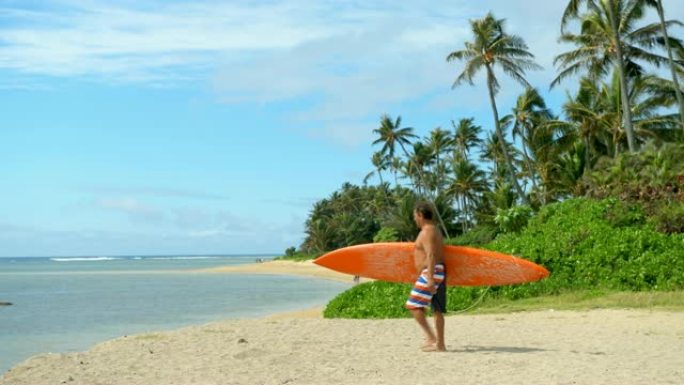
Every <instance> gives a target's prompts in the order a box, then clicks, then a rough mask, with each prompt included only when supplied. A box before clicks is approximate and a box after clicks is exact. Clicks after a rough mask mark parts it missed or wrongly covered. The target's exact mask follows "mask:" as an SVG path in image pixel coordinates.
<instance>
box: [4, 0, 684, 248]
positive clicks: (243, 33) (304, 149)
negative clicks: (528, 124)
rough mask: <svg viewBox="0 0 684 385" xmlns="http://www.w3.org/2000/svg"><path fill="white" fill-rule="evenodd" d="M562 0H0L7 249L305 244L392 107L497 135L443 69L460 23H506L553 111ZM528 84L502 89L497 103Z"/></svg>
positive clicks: (353, 175) (419, 120)
mask: <svg viewBox="0 0 684 385" xmlns="http://www.w3.org/2000/svg"><path fill="white" fill-rule="evenodd" d="M663 3H664V6H665V9H666V12H667V14H668V17H669V18H674V19H679V20H682V19H684V4H682V3H681V2H678V1H675V0H669V1H668V0H665V1H664V2H663ZM564 4H565V1H544V2H541V1H532V0H522V1H515V2H512V1H507V0H492V1H481V2H473V1H468V0H454V1H435V2H430V5H429V6H428V5H426V4H425V3H421V2H396V1H384V0H379V1H372V0H371V1H348V2H338V1H303V0H289V1H277V0H272V1H192V2H184V1H144V2H142V1H132V0H123V1H103V0H85V1H70V0H64V1H25V0H22V1H13V0H4V1H0V105H1V106H2V110H1V111H2V126H0V183H1V184H0V186H1V188H0V256H61V255H146V254H212V253H220V254H239V253H280V252H282V251H283V250H284V249H285V248H287V247H289V246H298V245H299V244H300V243H301V241H302V240H303V238H304V222H305V220H306V218H307V215H308V212H309V210H310V209H311V206H312V204H313V203H314V202H315V201H317V200H320V199H322V198H325V197H327V196H328V195H330V194H331V193H332V192H333V191H335V190H336V189H338V188H339V187H340V186H341V185H342V183H344V182H346V181H349V182H352V183H355V184H361V183H362V180H363V178H364V176H365V175H366V174H367V173H368V172H369V171H371V169H372V166H371V164H370V160H369V159H370V156H371V155H372V152H373V151H374V148H373V147H372V146H371V142H372V141H373V139H374V135H373V133H372V130H373V129H374V128H376V126H377V123H378V121H379V118H380V116H381V115H382V114H384V113H388V114H390V115H391V116H396V115H401V116H402V119H403V122H404V123H405V125H407V126H412V127H414V128H415V129H416V132H417V133H418V134H421V135H424V134H426V133H428V132H429V131H430V130H432V129H434V128H435V127H438V126H441V127H443V128H449V127H450V120H451V119H454V120H458V119H460V118H465V117H471V116H472V117H475V118H476V122H477V123H478V124H480V125H482V126H483V127H484V128H485V129H487V130H489V129H490V127H491V122H492V121H491V112H490V110H489V103H488V99H487V95H486V90H485V88H484V87H483V86H482V85H479V86H476V87H469V86H463V87H460V88H458V89H456V90H451V88H450V86H451V83H452V82H453V79H454V78H455V76H456V75H457V73H458V72H459V71H460V69H461V68H460V67H459V66H456V65H453V64H448V63H446V62H445V57H446V55H447V54H448V53H449V52H451V51H453V50H455V49H460V48H461V47H462V46H463V42H464V41H465V40H466V39H469V25H468V20H469V19H472V18H478V17H482V16H484V15H485V14H486V13H487V12H488V11H490V10H491V11H493V12H494V14H495V16H496V17H499V18H506V19H507V29H508V31H509V32H510V33H515V34H518V35H520V36H522V37H523V38H524V39H525V41H526V42H527V43H528V45H529V46H530V50H531V51H532V52H533V53H534V54H535V55H536V56H537V57H536V59H537V61H538V62H539V64H541V65H542V66H543V67H544V70H542V71H538V72H534V73H530V74H529V75H528V79H529V80H530V82H531V83H532V84H533V85H535V86H537V87H539V88H540V90H541V91H542V92H543V93H544V95H545V97H546V98H547V102H548V103H549V104H550V105H551V106H552V107H555V110H556V111H558V108H557V106H558V105H559V103H560V102H562V100H563V99H564V97H565V93H564V90H563V88H565V87H569V88H572V81H569V82H568V83H564V84H563V85H562V87H560V88H559V89H556V90H553V91H549V90H548V84H549V83H550V81H551V80H552V79H553V78H554V76H555V69H554V67H553V65H552V61H553V57H554V56H555V55H557V54H558V53H560V52H563V51H564V50H567V49H568V47H563V46H559V45H558V44H557V42H556V41H557V38H558V34H559V33H558V29H559V27H558V21H559V19H560V16H561V13H562V10H563V7H564ZM651 16H652V15H651ZM678 32H679V34H680V36H681V30H678ZM519 92H521V88H520V87H519V86H517V85H514V84H513V83H512V82H511V81H509V80H504V81H503V88H502V92H501V94H500V95H499V97H498V103H499V109H500V111H503V112H504V113H505V112H507V111H508V110H510V108H511V107H512V104H513V102H514V99H515V97H516V96H517V95H518V93H519Z"/></svg>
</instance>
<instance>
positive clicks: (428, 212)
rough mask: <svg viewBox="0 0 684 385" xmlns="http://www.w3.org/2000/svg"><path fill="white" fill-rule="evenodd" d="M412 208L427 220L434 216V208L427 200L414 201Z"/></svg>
mask: <svg viewBox="0 0 684 385" xmlns="http://www.w3.org/2000/svg"><path fill="white" fill-rule="evenodd" d="M414 210H415V211H416V212H417V213H419V214H420V215H421V216H422V217H423V218H425V219H427V220H428V221H431V220H432V217H434V210H433V208H432V205H431V204H430V203H429V202H418V203H416V207H415V208H414Z"/></svg>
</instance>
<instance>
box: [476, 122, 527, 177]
mask: <svg viewBox="0 0 684 385" xmlns="http://www.w3.org/2000/svg"><path fill="white" fill-rule="evenodd" d="M509 125H510V119H505V118H504V119H502V120H501V121H500V122H499V126H500V127H501V130H502V132H505V131H506V128H507V127H508V126H509ZM504 137H505V135H504ZM506 154H510V159H511V164H512V165H514V164H515V163H519V161H518V158H517V155H518V151H517V150H516V148H515V147H514V146H513V143H511V142H509V141H507V140H505V141H504V142H503V144H502V143H501V141H500V140H499V135H497V134H496V132H492V133H491V134H490V135H489V136H488V137H487V138H486V139H485V140H484V142H483V143H482V146H481V151H480V159H481V160H484V161H489V162H492V165H493V167H492V170H491V174H492V175H493V176H494V179H495V182H498V181H499V179H502V178H506V176H507V175H510V172H509V166H508V163H507V162H506ZM513 167H514V169H513V173H514V174H515V173H516V171H515V166H513ZM509 185H510V183H509ZM511 188H512V187H511Z"/></svg>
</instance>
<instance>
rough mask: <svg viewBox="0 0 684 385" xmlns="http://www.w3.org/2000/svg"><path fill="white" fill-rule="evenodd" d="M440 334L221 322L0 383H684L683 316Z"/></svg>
mask: <svg viewBox="0 0 684 385" xmlns="http://www.w3.org/2000/svg"><path fill="white" fill-rule="evenodd" d="M446 330H447V335H446V342H447V349H448V351H447V352H446V353H421V352H419V350H418V347H419V345H420V343H421V340H422V338H421V335H420V332H419V330H418V328H417V326H416V325H415V323H414V321H413V320H411V319H391V320H344V319H317V318H289V317H285V318H281V319H273V318H269V317H264V318H258V319H243V320H226V321H220V322H213V323H209V324H206V325H201V326H190V327H186V328H182V329H178V330H173V331H169V332H157V333H147V334H140V335H132V336H127V337H120V338H117V339H114V340H110V341H106V342H103V343H100V344H97V345H95V346H93V347H92V348H91V349H90V350H89V351H87V352H83V353H69V354H44V355H40V356H35V357H33V358H31V359H29V360H27V361H24V362H23V363H21V364H19V365H17V366H15V367H14V368H12V369H11V370H10V371H9V372H7V373H5V374H4V375H3V376H2V377H0V384H2V385H9V384H11V385H29V384H30V385H42V384H46V385H47V384H59V383H66V384H89V385H100V384H101V385H104V384H108V385H117V384H120V385H133V384H142V383H144V384H159V385H162V384H164V385H181V384H190V383H194V384H207V385H209V384H216V385H218V384H232V385H251V384H274V385H275V384H294V385H313V384H332V385H342V384H349V385H351V384H359V385H375V384H416V383H421V384H435V385H436V384H444V383H453V382H454V379H458V382H460V383H465V384H471V385H480V384H481V385H484V384H521V385H522V384H529V383H551V384H572V383H584V384H589V383H600V384H615V385H623V384H644V383H656V384H665V383H672V384H675V383H680V382H681V379H682V378H684V367H682V366H681V357H682V356H684V312H668V311H651V310H588V311H550V310H547V311H535V312H520V313H512V314H483V315H452V316H450V317H447V318H446ZM426 373H429V374H430V375H429V376H426Z"/></svg>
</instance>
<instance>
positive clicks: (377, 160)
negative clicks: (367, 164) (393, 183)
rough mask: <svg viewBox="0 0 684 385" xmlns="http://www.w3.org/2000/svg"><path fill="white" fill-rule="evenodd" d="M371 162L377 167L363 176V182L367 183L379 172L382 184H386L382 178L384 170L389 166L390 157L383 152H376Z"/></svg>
mask: <svg viewBox="0 0 684 385" xmlns="http://www.w3.org/2000/svg"><path fill="white" fill-rule="evenodd" d="M371 163H372V164H373V167H375V170H373V171H371V172H370V173H368V174H367V175H366V177H365V178H363V183H364V184H365V183H367V182H368V180H369V179H370V178H371V177H372V176H373V175H376V174H377V175H378V178H379V179H380V185H384V184H385V182H384V181H383V179H382V171H383V170H386V169H387V167H389V159H388V158H387V157H386V156H383V155H382V153H381V152H375V153H373V157H372V158H371Z"/></svg>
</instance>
